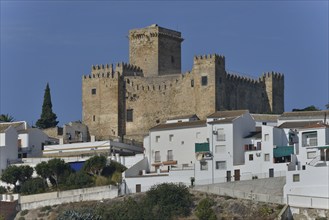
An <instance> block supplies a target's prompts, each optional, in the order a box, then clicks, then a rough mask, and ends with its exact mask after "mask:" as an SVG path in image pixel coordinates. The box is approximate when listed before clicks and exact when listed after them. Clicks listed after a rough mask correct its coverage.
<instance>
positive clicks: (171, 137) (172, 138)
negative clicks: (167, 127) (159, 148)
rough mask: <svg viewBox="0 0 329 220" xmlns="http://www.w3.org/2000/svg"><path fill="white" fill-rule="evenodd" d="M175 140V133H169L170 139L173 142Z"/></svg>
mask: <svg viewBox="0 0 329 220" xmlns="http://www.w3.org/2000/svg"><path fill="white" fill-rule="evenodd" d="M173 140H174V135H173V134H170V135H169V141H170V142H172V141H173Z"/></svg>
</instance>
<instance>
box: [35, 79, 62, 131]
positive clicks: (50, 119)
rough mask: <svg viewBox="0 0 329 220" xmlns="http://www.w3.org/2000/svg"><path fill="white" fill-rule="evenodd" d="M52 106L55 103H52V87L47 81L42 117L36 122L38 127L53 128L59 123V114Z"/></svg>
mask: <svg viewBox="0 0 329 220" xmlns="http://www.w3.org/2000/svg"><path fill="white" fill-rule="evenodd" d="M52 107H53V105H52V104H51V96H50V88H49V84H48V83H47V86H46V89H45V94H44V97H43V104H42V113H41V117H40V119H39V120H38V121H37V122H36V124H35V125H36V126H37V127H38V128H42V129H44V128H52V127H55V126H56V125H57V124H58V121H56V119H57V116H56V114H55V113H54V112H53V110H52Z"/></svg>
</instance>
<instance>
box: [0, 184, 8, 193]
mask: <svg viewBox="0 0 329 220" xmlns="http://www.w3.org/2000/svg"><path fill="white" fill-rule="evenodd" d="M5 193H7V189H6V187H4V186H0V194H5Z"/></svg>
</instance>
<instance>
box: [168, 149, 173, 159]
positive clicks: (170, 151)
mask: <svg viewBox="0 0 329 220" xmlns="http://www.w3.org/2000/svg"><path fill="white" fill-rule="evenodd" d="M173 160H174V154H173V152H172V150H168V151H167V161H173Z"/></svg>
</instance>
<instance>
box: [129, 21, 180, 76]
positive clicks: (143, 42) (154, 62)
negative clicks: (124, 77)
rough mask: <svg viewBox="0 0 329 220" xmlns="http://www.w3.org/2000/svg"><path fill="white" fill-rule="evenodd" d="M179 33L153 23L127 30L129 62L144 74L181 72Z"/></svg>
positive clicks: (157, 74)
mask: <svg viewBox="0 0 329 220" xmlns="http://www.w3.org/2000/svg"><path fill="white" fill-rule="evenodd" d="M182 41H183V38H181V33H180V32H178V31H173V30H169V29H166V28H162V27H159V26H158V25H156V24H154V25H151V26H148V27H146V28H141V29H134V30H130V31H129V62H130V64H133V65H135V66H138V67H140V68H141V69H142V70H143V73H144V76H145V77H148V76H159V75H167V74H177V73H181V42H182Z"/></svg>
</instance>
